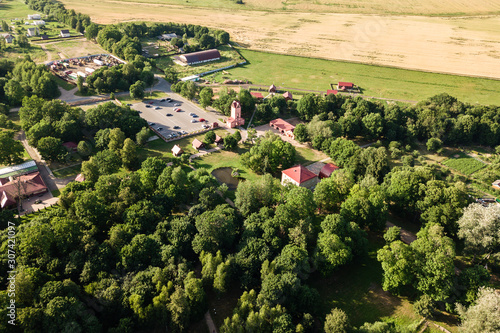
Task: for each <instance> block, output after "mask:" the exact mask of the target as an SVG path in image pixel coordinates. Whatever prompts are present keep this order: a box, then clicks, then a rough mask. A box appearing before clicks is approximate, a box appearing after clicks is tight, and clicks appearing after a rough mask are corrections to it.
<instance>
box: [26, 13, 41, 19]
mask: <svg viewBox="0 0 500 333" xmlns="http://www.w3.org/2000/svg"><path fill="white" fill-rule="evenodd" d="M41 18H42V16H41V15H40V14H32V15H28V20H39V19H41Z"/></svg>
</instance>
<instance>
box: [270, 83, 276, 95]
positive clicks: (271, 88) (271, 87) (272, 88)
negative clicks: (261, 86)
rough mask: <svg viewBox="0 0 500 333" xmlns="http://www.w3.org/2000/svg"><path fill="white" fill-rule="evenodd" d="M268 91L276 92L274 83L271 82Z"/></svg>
mask: <svg viewBox="0 0 500 333" xmlns="http://www.w3.org/2000/svg"><path fill="white" fill-rule="evenodd" d="M269 92H270V93H275V92H276V86H275V85H274V84H271V86H270V87H269Z"/></svg>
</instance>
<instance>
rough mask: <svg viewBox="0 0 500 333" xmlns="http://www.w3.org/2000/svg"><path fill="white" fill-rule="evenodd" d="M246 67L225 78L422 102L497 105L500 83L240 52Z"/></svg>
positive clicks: (239, 68) (499, 101)
mask: <svg viewBox="0 0 500 333" xmlns="http://www.w3.org/2000/svg"><path fill="white" fill-rule="evenodd" d="M240 52H241V54H242V56H243V57H244V58H245V59H246V60H247V61H248V64H246V65H243V66H238V67H236V68H233V69H229V70H228V72H229V73H230V75H227V74H218V76H216V77H218V78H219V80H222V79H223V78H231V79H244V80H249V81H251V82H252V83H253V84H262V85H271V84H275V85H276V86H278V87H288V88H300V89H310V90H318V91H324V92H326V90H327V89H331V87H330V84H331V83H337V82H339V81H349V82H354V84H356V85H358V86H359V87H361V89H362V93H363V95H366V96H373V97H386V98H394V99H401V100H410V101H419V100H422V99H425V98H428V97H430V96H433V95H436V94H439V93H443V92H446V93H449V94H450V95H452V96H455V97H457V98H458V99H460V100H462V101H464V102H470V103H476V102H479V103H481V104H499V105H500V95H499V94H498V93H497V92H498V91H499V90H500V81H497V80H489V79H481V78H469V77H463V76H456V75H445V74H435V73H426V72H419V71H411V70H404V69H398V68H389V67H381V66H372V65H364V64H356V63H349V62H340V61H328V60H322V59H311V58H303V57H295V56H286V55H280V54H272V53H265V52H258V51H250V50H246V49H241V50H240Z"/></svg>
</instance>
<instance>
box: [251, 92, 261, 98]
mask: <svg viewBox="0 0 500 333" xmlns="http://www.w3.org/2000/svg"><path fill="white" fill-rule="evenodd" d="M250 95H252V96H253V97H255V98H257V99H264V96H262V94H261V93H260V92H254V91H251V92H250Z"/></svg>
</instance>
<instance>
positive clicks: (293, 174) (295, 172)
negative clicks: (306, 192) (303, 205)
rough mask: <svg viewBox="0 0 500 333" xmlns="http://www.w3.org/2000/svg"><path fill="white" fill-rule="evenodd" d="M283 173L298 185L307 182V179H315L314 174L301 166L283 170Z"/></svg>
mask: <svg viewBox="0 0 500 333" xmlns="http://www.w3.org/2000/svg"><path fill="white" fill-rule="evenodd" d="M283 173H284V174H285V175H287V176H288V177H290V178H291V179H293V180H294V181H296V182H297V183H299V184H302V183H304V182H306V181H308V180H309V179H313V178H314V177H316V174H314V173H313V172H311V171H309V170H307V169H306V168H305V167H303V166H302V165H298V166H294V167H292V168H290V169H286V170H283Z"/></svg>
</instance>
